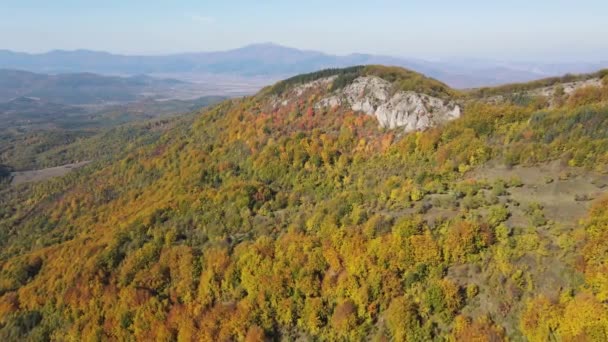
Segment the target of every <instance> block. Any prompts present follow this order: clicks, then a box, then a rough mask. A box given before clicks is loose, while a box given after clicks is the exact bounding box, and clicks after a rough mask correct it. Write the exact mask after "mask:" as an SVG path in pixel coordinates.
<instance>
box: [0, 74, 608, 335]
mask: <svg viewBox="0 0 608 342" xmlns="http://www.w3.org/2000/svg"><path fill="white" fill-rule="evenodd" d="M386 71H387V69H384V68H380V67H371V68H357V69H349V70H342V71H336V70H333V71H326V72H322V73H319V74H316V75H307V76H302V77H300V78H298V79H295V80H294V79H292V80H290V81H288V82H286V83H280V84H278V85H277V86H275V87H271V88H268V89H265V90H264V91H263V92H261V93H260V94H258V95H257V96H254V97H248V98H243V99H237V100H228V101H226V102H223V103H221V104H219V105H217V106H215V107H213V108H211V109H209V110H206V111H203V112H201V113H199V114H198V115H197V116H196V117H195V118H193V119H192V120H193V122H188V121H184V122H182V123H181V124H179V125H176V126H174V127H173V128H167V130H166V131H164V132H163V133H162V134H160V135H159V136H158V137H157V138H155V139H152V140H151V141H149V143H148V144H146V145H145V146H141V145H135V146H132V147H128V146H127V147H125V149H124V155H122V156H121V159H120V160H118V161H116V162H111V163H108V164H102V163H97V164H91V165H88V166H86V167H84V168H83V169H81V170H79V171H78V172H76V173H72V174H70V175H69V176H67V177H65V178H62V179H55V180H52V181H49V182H46V183H39V184H31V185H22V186H20V187H18V188H4V190H2V196H0V209H1V210H2V211H1V212H0V234H1V235H0V247H1V248H0V265H1V267H2V271H1V272H0V337H2V338H3V339H4V340H15V339H26V338H29V339H48V338H54V339H75V340H87V339H112V340H113V339H116V340H128V339H136V340H167V341H170V340H184V341H190V340H205V341H218V340H249V341H259V340H264V339H265V338H271V339H285V340H296V339H315V338H317V339H321V340H364V339H365V338H366V337H372V338H378V339H393V340H398V341H402V340H431V339H442V338H450V339H453V340H458V341H460V340H474V339H478V340H491V341H497V340H504V339H507V338H510V339H515V340H520V339H523V338H524V337H525V338H528V339H530V340H549V339H552V338H557V339H564V340H568V339H578V340H604V339H606V337H608V322H607V321H606V319H605V317H608V306H607V305H606V302H605V300H606V298H607V293H608V283H607V282H606V278H605V277H604V276H603V275H604V274H605V271H606V270H605V268H606V265H605V260H606V257H607V255H606V252H605V251H606V250H608V248H607V246H606V241H608V237H607V236H606V234H607V232H608V229H606V227H608V215H607V214H606V210H605V208H606V205H607V203H606V200H601V198H602V196H604V195H603V194H604V192H605V191H606V187H605V184H608V178H607V176H606V172H608V155H607V154H606V151H608V132H607V131H606V129H605V127H607V125H608V86H606V83H608V81H607V80H606V79H604V83H603V84H604V85H603V86H599V87H582V88H579V89H577V90H575V91H573V92H572V93H571V94H555V96H560V99H559V101H557V102H555V104H552V105H550V104H549V99H548V98H542V97H530V98H526V100H525V101H522V100H521V98H520V97H516V98H508V97H506V98H505V100H504V101H502V102H489V101H486V100H485V99H480V100H478V99H475V97H474V96H471V97H470V98H469V97H467V95H466V94H465V95H463V94H457V93H455V92H453V91H452V90H451V89H449V88H447V87H445V86H443V85H441V84H440V83H438V82H436V81H433V80H429V79H426V78H424V77H422V76H421V75H416V74H412V73H410V72H407V71H403V70H394V69H391V70H390V72H386ZM328 77H329V78H331V80H330V81H323V82H318V81H319V80H327V78H328ZM341 77H342V78H341ZM360 77H377V78H378V79H379V80H381V81H385V82H387V83H388V84H389V85H390V86H391V91H390V92H389V93H391V92H396V93H398V92H400V91H403V92H409V91H411V92H413V93H415V94H418V95H419V96H422V95H425V96H432V97H435V98H437V99H441V100H443V101H447V102H449V101H461V106H463V110H462V113H463V114H462V116H461V117H460V118H458V119H454V120H449V121H446V122H442V123H441V124H438V125H436V126H429V127H426V130H424V131H418V132H410V133H409V134H404V133H403V130H402V129H397V130H393V129H386V128H382V127H380V125H379V122H378V120H377V119H376V117H375V116H373V115H366V114H364V113H362V112H361V111H358V110H353V107H352V104H351V103H350V102H340V103H337V104H336V105H334V106H318V103H319V101H322V100H323V99H326V98H331V96H335V95H336V94H343V93H340V92H341V91H343V90H345V89H349V87H351V86H353V84H355V83H356V80H357V79H358V78H360ZM338 80H341V81H340V82H338ZM412 80H413V81H412ZM431 91H433V92H434V93H431ZM360 96H364V97H365V96H366V92H365V91H363V93H362V94H360ZM444 96H445V98H443V97H444ZM285 101H286V102H285ZM591 200H598V202H597V203H595V204H593V203H592V201H591ZM579 219H583V220H582V221H579Z"/></svg>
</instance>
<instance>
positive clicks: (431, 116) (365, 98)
mask: <svg viewBox="0 0 608 342" xmlns="http://www.w3.org/2000/svg"><path fill="white" fill-rule="evenodd" d="M393 88H394V87H393V86H392V85H391V83H389V82H388V81H385V80H383V79H382V78H379V77H375V76H365V77H359V78H357V79H355V80H354V81H353V83H351V84H350V85H348V86H346V87H344V88H343V89H340V90H337V91H336V92H334V93H333V94H331V95H330V96H328V97H326V98H324V99H322V100H320V101H319V102H318V103H317V104H316V107H317V108H326V107H335V106H349V107H350V108H351V109H352V110H354V111H361V112H364V113H365V114H367V115H372V116H375V117H376V119H378V122H379V124H380V125H381V126H382V127H386V128H400V127H402V128H403V130H404V131H405V132H411V131H416V130H425V129H427V128H430V127H433V126H435V125H437V124H439V123H441V122H445V121H449V120H453V119H457V118H459V117H460V115H461V110H460V106H459V105H457V104H456V103H454V102H453V101H444V100H442V99H439V98H436V97H432V96H429V95H426V94H420V93H417V92H413V91H395V90H394V89H393Z"/></svg>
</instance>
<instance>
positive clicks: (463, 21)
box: [0, 0, 608, 61]
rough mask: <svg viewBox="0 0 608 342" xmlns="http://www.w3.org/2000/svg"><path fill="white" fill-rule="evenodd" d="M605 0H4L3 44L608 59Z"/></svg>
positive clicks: (131, 50) (0, 14) (35, 48)
mask: <svg viewBox="0 0 608 342" xmlns="http://www.w3.org/2000/svg"><path fill="white" fill-rule="evenodd" d="M606 18H608V1H606V0H603V1H602V0H577V1H572V0H571V1H564V0H536V1H532V0H527V1H522V0H511V1H480V0H460V1H458V0H450V1H448V0H445V1H442V0H430V1H429V0H427V1H407V0H404V1H396V0H375V1H371V0H370V1H362V0H350V1H343V0H325V1H320V0H307V1H286V0H249V1H246V0H240V1H238V0H233V1H231V0H214V1H207V0H201V1H191V0H184V1H179V0H173V1H171V0H145V1H144V0H120V1H119V0H104V1H99V0H97V1H90V0H78V1H77V0H53V1H50V0H18V1H16V0H1V4H0V49H11V50H17V51H27V52H42V51H48V50H52V49H79V48H84V49H92V50H105V51H110V52H117V53H128V54H165V53H175V52H184V51H210V50H225V49H230V48H235V47H239V46H243V45H247V44H251V43H256V42H275V43H278V44H282V45H287V46H292V47H298V48H303V49H313V50H321V51H325V52H329V53H337V54H347V53H351V52H366V53H377V54H386V55H395V56H405V57H419V58H444V57H479V58H492V59H503V60H544V61H564V60H591V61H593V60H595V59H600V58H601V59H608V22H607V21H606Z"/></svg>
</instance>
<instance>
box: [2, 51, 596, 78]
mask: <svg viewBox="0 0 608 342" xmlns="http://www.w3.org/2000/svg"><path fill="white" fill-rule="evenodd" d="M363 64H383V65H395V66H400V67H405V68H408V69H412V70H415V71H418V72H420V73H423V74H425V75H428V76H431V77H433V78H436V79H438V80H440V81H443V82H445V83H447V84H448V85H450V86H452V87H457V88H470V87H480V86H491V85H497V84H503V83H511V82H524V81H529V80H533V79H538V78H543V77H548V76H555V75H562V74H565V73H585V72H590V71H594V70H597V69H601V68H603V67H608V61H604V62H597V63H588V62H582V63H553V64H550V63H522V62H518V63H506V62H496V61H488V60H479V59H450V60H437V61H428V60H422V59H410V58H399V57H390V56H379V55H371V54H358V53H357V54H350V55H345V56H337V55H330V54H326V53H322V52H318V51H306V50H298V49H294V48H288V47H284V46H280V45H276V44H272V43H265V44H254V45H249V46H245V47H242V48H238V49H234V50H228V51H218V52H196V53H181V54H172V55H163V56H127V55H117V54H111V53H107V52H97V51H89V50H76V51H63V50H55V51H51V52H47V53H42V54H28V53H20V52H13V51H8V50H0V68H5V69H20V70H27V71H33V72H44V73H52V74H56V73H81V72H92V73H99V74H112V75H139V74H147V75H162V76H170V77H173V78H178V79H188V80H194V81H208V80H209V79H219V80H223V79H226V78H230V79H236V80H238V82H242V83H248V82H249V81H250V80H253V79H256V84H259V83H260V79H262V80H264V82H266V83H271V82H273V81H275V80H278V79H281V78H285V77H288V76H292V75H296V74H301V73H306V72H311V71H316V70H319V69H324V68H333V67H336V68H337V67H347V66H353V65H363Z"/></svg>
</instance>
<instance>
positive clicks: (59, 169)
mask: <svg viewBox="0 0 608 342" xmlns="http://www.w3.org/2000/svg"><path fill="white" fill-rule="evenodd" d="M90 162H91V161H83V162H79V163H73V164H66V165H61V166H56V167H49V168H47V169H41V170H32V171H19V172H13V173H11V176H12V177H13V180H12V183H11V184H13V185H18V184H21V183H27V182H39V181H43V180H46V179H49V178H52V177H61V176H64V175H66V174H67V173H68V172H70V171H72V170H74V169H77V168H80V167H83V166H85V165H87V164H88V163H90Z"/></svg>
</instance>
